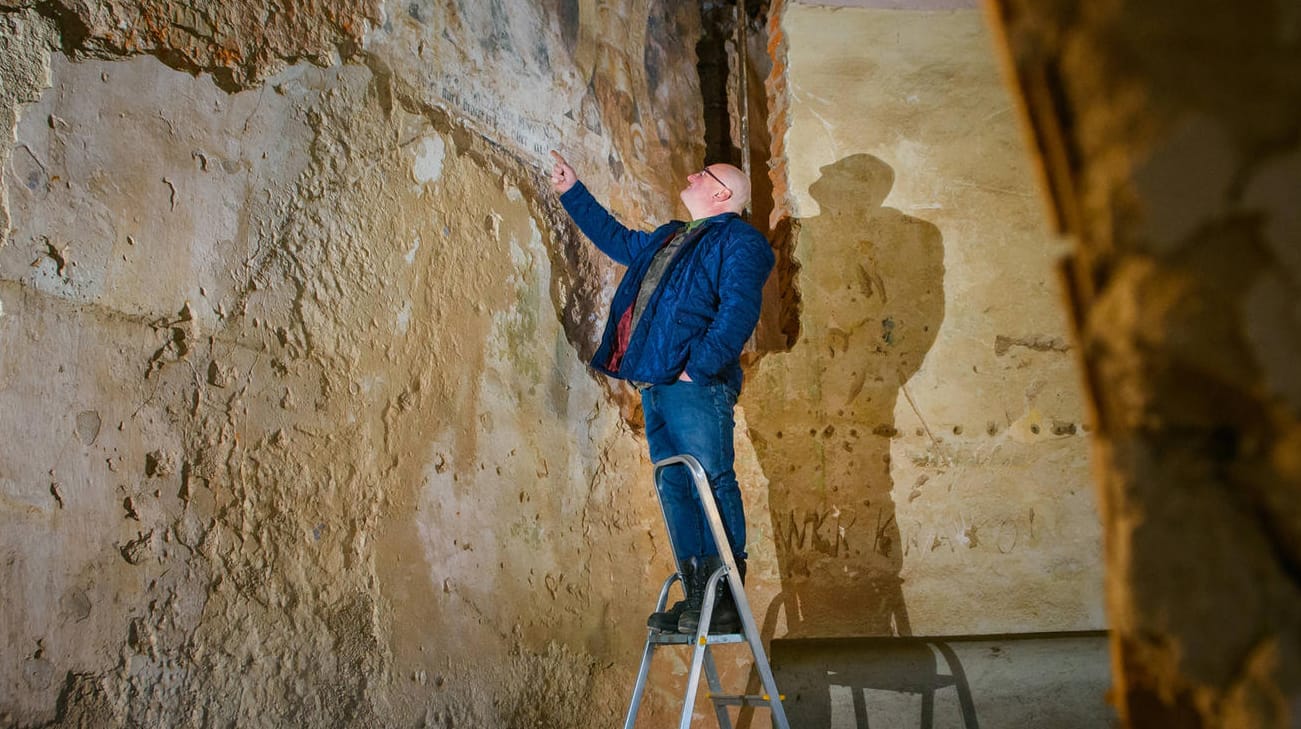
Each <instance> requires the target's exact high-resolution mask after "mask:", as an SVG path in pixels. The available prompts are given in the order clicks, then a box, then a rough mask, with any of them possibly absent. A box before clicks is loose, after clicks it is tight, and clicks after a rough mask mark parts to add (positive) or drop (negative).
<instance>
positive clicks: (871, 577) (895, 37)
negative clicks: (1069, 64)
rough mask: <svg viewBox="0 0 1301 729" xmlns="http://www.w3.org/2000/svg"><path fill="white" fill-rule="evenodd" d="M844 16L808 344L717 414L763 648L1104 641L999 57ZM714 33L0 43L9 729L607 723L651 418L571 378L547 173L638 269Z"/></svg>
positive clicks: (142, 19)
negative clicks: (782, 643)
mask: <svg viewBox="0 0 1301 729" xmlns="http://www.w3.org/2000/svg"><path fill="white" fill-rule="evenodd" d="M838 12H839V13H843V14H830V15H828V14H829V13H831V11H827V10H824V9H816V8H799V9H797V10H795V11H792V15H791V17H790V18H788V19H786V20H783V21H782V22H783V23H785V26H784V30H785V32H786V35H787V38H786V40H787V41H788V42H789V43H790V45H789V49H790V55H789V58H785V57H783V58H781V59H774V68H776V69H778V70H779V71H780V70H781V69H788V70H792V69H793V73H794V74H795V75H794V76H792V78H794V79H795V80H796V81H797V83H796V84H793V85H791V86H790V96H791V98H790V99H788V100H787V101H788V102H790V103H787V104H786V106H784V107H782V108H784V109H789V110H790V113H789V115H783V116H782V120H781V121H779V124H789V125H790V128H789V129H788V130H780V133H778V134H777V135H775V136H774V144H775V145H777V146H779V147H780V148H781V149H783V150H784V152H783V153H782V155H781V157H782V160H780V161H779V164H783V165H785V164H789V174H788V178H789V179H787V176H780V177H779V179H776V180H774V184H775V186H776V187H777V188H778V190H789V191H790V194H791V196H792V197H791V200H790V201H789V202H787V203H785V204H786V208H785V210H786V213H787V215H788V216H793V217H792V218H791V219H792V220H794V221H795V223H796V225H795V226H794V228H796V229H797V233H798V236H799V237H798V238H797V239H796V242H797V245H798V249H797V250H796V252H795V259H796V262H797V265H795V266H792V267H791V271H790V276H791V278H790V280H791V281H792V282H793V285H794V286H798V287H799V293H800V296H799V297H786V296H784V292H779V293H783V296H782V297H781V298H782V300H783V301H787V302H802V303H800V304H799V305H800V306H801V307H802V309H801V310H800V311H798V312H795V313H796V314H797V315H798V316H799V325H798V326H795V327H790V328H788V327H785V326H783V331H784V332H788V333H792V334H793V333H795V332H799V333H800V336H799V338H797V339H794V345H795V346H794V348H793V349H791V351H789V352H784V353H768V354H765V355H764V356H763V357H761V358H758V359H757V362H758V364H757V365H754V366H752V367H751V369H752V371H751V373H750V374H751V379H750V384H749V385H748V386H747V390H746V393H745V394H744V396H743V400H742V407H741V408H739V410H738V439H737V452H738V466H737V468H738V475H739V478H740V480H741V482H742V483H743V484H746V486H747V488H746V491H745V498H746V504H747V509H748V514H749V515H750V523H751V553H752V555H753V556H752V560H751V570H752V571H751V575H752V577H751V587H750V592H751V599H752V601H753V603H754V605H755V606H756V608H757V609H758V611H759V616H760V618H761V619H764V618H771V620H765V621H764V622H765V623H766V624H767V625H768V633H769V635H770V637H771V636H776V635H780V636H787V637H797V636H825V635H843V634H855V635H889V634H891V633H892V632H901V633H902V632H912V633H917V634H922V633H940V632H950V633H978V632H986V631H1016V630H1057V629H1071V628H1081V627H1097V626H1098V625H1099V624H1100V618H1099V616H1098V611H1097V609H1096V607H1095V604H1094V603H1095V602H1096V601H1097V595H1096V586H1095V584H1094V583H1095V582H1096V581H1097V574H1096V562H1097V555H1096V535H1095V527H1094V521H1093V516H1092V514H1091V501H1090V494H1089V492H1088V490H1087V489H1084V488H1080V484H1081V482H1082V480H1083V478H1084V466H1083V456H1082V449H1083V443H1084V440H1085V439H1084V436H1083V421H1082V415H1081V413H1080V407H1081V406H1080V404H1079V403H1078V398H1077V396H1076V394H1075V391H1074V389H1073V377H1074V375H1073V370H1072V369H1071V367H1070V360H1069V354H1064V353H1063V352H1064V350H1065V349H1066V348H1068V347H1069V345H1068V344H1067V343H1066V340H1065V339H1064V335H1062V333H1061V331H1062V329H1063V324H1062V322H1061V321H1060V317H1059V316H1058V315H1056V314H1055V313H1054V312H1055V309H1054V308H1053V306H1052V304H1051V303H1050V301H1051V298H1052V295H1051V287H1050V286H1049V285H1048V284H1047V283H1046V280H1047V276H1048V274H1047V269H1048V262H1049V260H1050V258H1051V256H1052V253H1053V245H1052V244H1051V242H1050V241H1048V240H1046V236H1045V235H1044V231H1043V225H1042V221H1041V220H1040V219H1039V217H1038V215H1037V214H1036V208H1035V204H1034V201H1033V199H1032V196H1031V193H1030V192H1029V190H1028V189H1027V188H1028V181H1027V180H1026V179H1025V178H1026V177H1027V175H1028V172H1027V171H1026V169H1025V167H1024V159H1023V158H1022V155H1023V152H1021V150H1020V148H1019V147H1018V146H1017V145H1016V144H1015V143H1014V142H1013V141H1012V139H1011V134H1010V131H1009V130H1010V129H1011V127H1012V125H1013V122H1012V121H1011V118H1010V115H1009V114H1008V101H1007V99H1006V98H1005V97H1004V96H1003V95H1002V94H1003V92H1001V89H1000V88H999V87H998V85H997V83H996V82H995V80H994V77H995V75H994V73H993V71H992V69H991V67H990V60H989V58H990V56H989V53H988V48H987V47H986V46H985V45H983V44H984V43H985V40H984V36H983V35H982V34H981V32H980V27H979V22H978V19H977V18H976V16H974V15H973V14H972V13H955V14H946V13H937V14H916V13H910V12H907V11H850V10H845V11H838ZM857 13H867V14H866V15H861V14H857ZM837 28H839V32H837ZM923 28H930V29H931V30H927V31H926V32H923V30H922V29H923ZM699 33H700V29H699V19H698V17H697V13H696V11H695V10H694V9H693V8H692V6H690V4H687V3H659V2H650V1H649V0H641V1H639V2H630V3H618V4H609V3H600V2H597V1H596V0H578V1H577V2H573V1H561V0H548V1H546V2H541V3H530V2H524V1H523V0H515V1H512V2H487V3H480V2H465V1H459V0H456V1H454V0H445V1H441V2H434V1H433V0H415V1H413V2H406V3H379V2H364V3H363V2H351V3H350V2H342V1H338V2H329V1H325V0H322V1H321V2H309V3H288V4H284V3H272V2H254V3H219V2H179V1H177V0H139V1H137V2H127V1H126V0H112V1H108V0H106V1H104V2H90V1H88V0H75V1H74V0H54V1H52V2H45V1H42V2H32V1H27V0H7V1H6V0H0V51H2V53H0V124H2V125H3V126H2V127H0V168H2V169H3V175H2V176H0V235H2V238H0V426H2V427H3V432H4V433H5V438H4V439H3V440H0V570H2V572H0V580H2V582H0V584H2V585H3V590H2V591H0V592H2V593H3V597H0V601H2V605H3V609H0V633H2V634H3V641H4V646H5V650H4V652H3V658H0V725H3V726H18V727H29V726H96V727H98V726H212V725H238V726H285V725H309V724H310V725H336V726H407V725H416V726H421V725H423V726H437V727H453V726H457V727H464V726H471V727H477V726H485V727H486V726H507V727H589V726H591V727H595V726H608V725H610V724H611V723H614V721H617V718H616V717H617V716H618V714H619V713H620V712H621V711H622V708H623V702H624V701H625V700H626V699H627V691H628V687H629V684H630V681H631V678H632V673H633V671H634V669H635V666H634V665H633V664H634V662H635V660H636V659H637V657H638V655H639V647H640V641H641V638H642V636H643V633H641V630H642V625H643V624H644V622H643V621H644V618H645V612H646V606H647V603H648V602H649V600H650V599H651V597H652V596H653V595H654V593H655V590H656V589H657V588H658V584H659V581H660V580H661V579H662V578H663V576H664V574H665V571H666V570H667V568H668V566H669V557H668V549H667V547H668V545H667V543H666V540H665V538H664V536H663V527H662V525H661V524H660V517H659V511H658V507H657V506H656V504H655V502H654V498H653V492H652V491H651V489H650V488H649V478H650V473H649V468H648V464H647V462H646V457H645V455H644V445H643V443H642V442H641V439H640V437H639V436H638V434H637V433H636V432H635V430H636V423H637V415H636V407H635V398H633V397H632V396H630V393H629V392H628V391H627V390H626V389H625V388H622V387H619V386H614V385H611V384H609V383H608V382H605V381H602V380H599V379H597V378H595V377H593V376H592V375H591V374H590V373H589V372H588V371H587V370H586V368H585V367H584V362H585V359H586V356H587V355H588V354H589V353H590V352H591V351H592V349H593V348H594V345H595V341H594V340H595V337H596V334H597V328H598V327H599V326H600V324H601V319H602V317H603V314H604V310H603V309H604V302H605V301H606V300H607V299H608V297H609V294H610V293H611V290H612V288H613V285H614V283H615V282H616V281H617V280H618V276H619V274H620V272H619V270H618V269H617V268H616V267H614V266H612V265H610V264H609V263H608V262H605V261H604V260H601V259H600V258H599V257H598V256H596V255H594V254H593V251H592V249H591V248H590V246H588V244H587V243H586V242H585V241H584V240H583V239H582V238H581V237H580V236H578V235H577V233H576V232H575V231H574V230H573V229H572V227H571V226H570V225H569V224H568V223H567V222H566V221H565V218H564V216H563V213H562V212H561V211H560V209H559V208H558V206H557V204H556V203H555V201H554V199H553V197H552V196H551V195H550V193H549V192H548V191H547V188H546V182H545V169H546V168H547V167H548V166H549V163H548V161H547V155H546V153H547V151H548V150H549V149H551V148H556V149H559V150H561V151H562V152H564V153H565V154H567V155H568V156H569V158H570V160H571V161H572V162H573V163H574V164H575V166H576V167H577V168H578V171H579V173H580V174H581V175H583V177H584V179H585V180H586V181H587V182H588V183H589V184H590V185H591V187H592V188H593V189H594V190H595V191H597V193H598V196H599V197H601V198H602V199H604V200H607V201H608V202H609V203H610V206H611V208H612V210H613V211H614V212H615V213H617V214H618V215H620V216H621V217H622V218H623V219H624V220H625V221H627V222H628V223H629V224H630V225H632V226H634V227H645V226H646V225H648V224H649V223H651V222H657V221H661V220H663V219H664V218H666V217H669V216H671V215H674V214H675V213H677V212H678V211H677V210H676V208H677V205H676V201H675V199H674V196H673V192H674V191H676V190H677V189H678V188H679V187H680V185H681V178H682V177H683V175H684V174H686V173H687V172H689V171H691V170H693V169H697V168H698V166H699V164H700V157H701V154H702V151H703V148H704V145H703V140H702V139H701V137H702V135H703V128H704V125H703V122H702V120H701V115H700V100H699V92H698V89H697V85H696V83H697V82H696V79H695V71H694V63H695V57H694V51H693V48H694V44H695V40H696V38H697V37H698V36H699ZM855 33H856V34H858V35H854V34H855ZM928 34H932V35H928ZM863 37H869V38H872V39H873V43H872V44H870V45H869V46H867V52H865V51H864V46H863V45H862V43H861V40H855V39H860V38H863ZM873 69H878V70H877V71H873ZM887 80H888V81H889V82H890V83H883V82H884V81H887ZM942 96H943V97H944V100H941V97H942ZM950 97H952V98H953V99H956V101H949V98H950ZM830 99H834V100H835V101H834V103H833V102H831V101H828V100H830ZM947 103H954V104H956V106H954V107H952V108H950V107H947V106H945V104H947ZM779 202H780V201H779ZM788 229H790V228H788ZM787 343H788V344H789V343H790V342H789V341H788V342H787ZM792 469H794V470H792ZM845 595H853V596H854V597H853V599H850V600H846V599H845ZM733 656H736V657H735V658H733ZM720 663H722V666H721V667H722V669H723V671H724V673H725V674H726V675H727V677H728V678H731V679H733V680H743V679H744V677H745V676H746V674H747V672H748V663H747V662H746V661H745V660H744V659H743V658H741V657H740V653H731V654H728V655H727V657H726V658H724V659H721V660H720ZM684 674H685V665H684V664H683V663H682V661H681V660H668V661H663V662H662V663H661V664H660V669H659V670H658V671H657V673H656V674H654V675H653V677H652V683H651V691H650V694H649V699H648V704H647V705H646V707H645V711H646V713H647V716H646V717H645V722H646V723H648V724H654V723H655V722H659V721H662V720H663V719H664V717H665V715H666V714H667V713H668V712H669V711H671V710H672V708H673V699H674V697H675V696H676V695H677V693H678V691H679V688H680V682H681V679H682V677H683V675H684ZM698 708H703V705H702V707H698ZM702 715H703V714H702Z"/></svg>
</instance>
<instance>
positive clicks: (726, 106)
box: [696, 0, 800, 367]
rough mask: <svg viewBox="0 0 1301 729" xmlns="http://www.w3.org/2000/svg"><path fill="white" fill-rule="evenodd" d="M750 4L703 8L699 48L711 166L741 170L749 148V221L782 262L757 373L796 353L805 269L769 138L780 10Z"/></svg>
mask: <svg viewBox="0 0 1301 729" xmlns="http://www.w3.org/2000/svg"><path fill="white" fill-rule="evenodd" d="M743 5H744V13H740V12H738V8H737V1H736V0H712V1H710V2H706V3H704V5H703V6H702V7H701V25H702V32H701V39H700V42H699V43H698V44H697V46H696V54H697V58H698V62H697V66H696V69H697V74H698V75H699V77H700V93H701V100H702V104H703V108H704V116H705V164H713V163H716V162H726V163H728V164H734V165H737V166H740V165H741V160H742V158H743V155H742V149H743V148H746V149H748V151H749V160H750V170H749V172H750V186H751V200H750V210H749V214H748V219H749V221H750V222H751V223H752V224H753V225H754V226H755V227H756V228H758V229H759V231H760V232H761V233H763V234H764V237H766V238H767V239H768V241H769V243H771V244H772V247H773V252H774V253H775V254H776V257H777V264H776V266H775V268H774V271H773V275H772V277H771V278H770V279H769V281H768V284H767V285H766V286H765V287H764V308H763V312H762V314H761V316H760V321H759V326H758V329H757V331H756V333H755V338H754V346H753V348H751V349H749V350H747V352H746V354H745V357H744V364H745V365H746V366H747V367H750V366H753V365H754V364H755V362H757V361H758V359H759V358H760V357H761V356H762V355H763V354H764V353H766V352H784V351H788V350H790V348H791V347H793V346H794V345H795V341H796V339H798V338H799V331H800V323H799V312H800V296H799V290H798V288H797V286H796V273H797V272H798V270H799V263H798V262H797V261H795V260H794V257H793V253H792V252H793V249H794V243H795V240H796V235H797V233H798V230H799V221H797V220H793V219H791V218H789V217H788V216H781V217H780V218H779V219H778V220H776V221H774V220H773V210H774V209H775V208H776V207H777V202H776V196H775V192H774V184H773V180H772V177H771V175H770V173H769V170H770V169H771V168H772V167H773V165H772V156H773V152H774V149H773V144H772V136H771V134H770V132H769V116H770V113H771V112H772V108H771V104H770V101H769V97H768V90H767V86H768V78H769V76H770V74H772V72H773V66H774V58H773V57H772V56H771V55H770V54H771V53H774V52H777V51H774V50H773V49H771V48H770V37H769V22H770V21H769V17H770V13H771V11H772V7H771V5H770V3H769V1H768V0H744V3H743ZM741 17H744V22H745V24H746V25H745V33H744V34H738V33H737V22H738V19H739V18H741ZM740 35H743V36H744V38H745V41H744V42H745V50H746V52H745V54H744V59H745V62H744V64H742V63H741V61H740V59H741V54H740V53H739V52H738V46H737V44H738V37H739V36H740ZM743 65H744V67H742V66H743ZM738 75H739V77H740V78H738ZM742 84H744V89H745V93H744V94H742V88H743V87H742ZM742 115H745V116H747V117H748V119H747V121H748V123H747V124H746V125H745V127H746V130H747V134H746V135H744V136H745V138H744V139H743V138H742V136H743V135H742V134H741V131H740V130H741V126H742V125H741V124H740V118H741V116H742Z"/></svg>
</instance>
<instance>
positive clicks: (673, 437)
mask: <svg viewBox="0 0 1301 729" xmlns="http://www.w3.org/2000/svg"><path fill="white" fill-rule="evenodd" d="M641 404H642V412H643V413H644V415H645V418H646V443H647V445H649V446H650V456H651V460H652V461H661V460H663V459H665V458H669V457H671V456H680V455H684V454H686V455H691V456H695V458H696V460H698V461H700V465H701V467H702V468H704V469H705V474H706V475H707V476H708V477H709V485H710V487H711V489H712V490H713V492H714V503H716V504H717V505H718V512H719V516H721V517H722V520H723V531H724V532H725V533H726V534H727V541H728V542H730V543H731V545H732V555H733V556H734V557H736V558H737V559H745V557H746V552H745V512H744V508H743V507H742V505H741V488H740V486H738V485H737V483H736V471H735V470H734V468H733V460H734V457H735V455H734V453H733V450H732V430H733V429H734V427H735V422H734V421H733V419H732V408H733V407H734V406H735V405H736V393H735V392H733V391H732V389H731V388H730V387H728V386H727V385H724V384H721V383H719V384H697V383H695V382H682V381H678V382H674V383H673V384H671V385H653V386H651V387H648V388H646V389H644V390H642V392H641ZM656 487H657V488H658V489H659V497H660V503H661V504H663V506H664V518H665V519H666V520H667V522H668V524H667V525H666V526H667V527H668V530H669V536H670V538H671V539H672V541H673V551H674V554H675V555H676V556H677V559H678V562H679V563H682V562H684V561H686V559H687V558H688V557H712V556H714V555H717V554H718V547H717V545H715V544H714V538H713V536H712V535H711V534H710V533H709V524H708V523H707V522H706V521H705V512H704V511H703V510H702V509H701V506H700V497H699V495H698V494H697V492H696V486H695V484H694V483H693V482H692V480H691V473H690V472H689V471H688V470H687V468H686V466H682V465H674V466H670V467H669V468H665V469H664V470H663V471H662V472H661V473H660V478H659V483H657V484H656Z"/></svg>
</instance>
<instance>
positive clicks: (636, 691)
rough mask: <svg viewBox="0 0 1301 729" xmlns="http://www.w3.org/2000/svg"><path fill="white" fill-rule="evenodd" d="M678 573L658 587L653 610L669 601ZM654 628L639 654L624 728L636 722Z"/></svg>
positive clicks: (653, 646)
mask: <svg viewBox="0 0 1301 729" xmlns="http://www.w3.org/2000/svg"><path fill="white" fill-rule="evenodd" d="M680 579H681V576H680V575H679V574H678V573H676V572H675V573H673V574H671V575H669V576H668V578H666V579H665V580H664V586H663V587H661V588H660V596H659V599H658V600H657V601H656V602H655V612H659V611H661V610H663V609H664V606H665V604H666V603H668V601H669V588H671V587H673V583H674V582H676V581H678V580H680ZM654 638H655V630H654V629H653V628H650V629H647V631H646V647H645V648H644V649H643V650H642V654H641V667H640V668H638V669H637V682H636V683H635V684H634V685H633V689H632V701H631V702H630V703H629V704H628V715H627V716H626V717H624V722H623V727H624V729H633V726H634V725H635V724H636V723H637V712H638V711H639V710H640V709H641V698H642V696H643V695H644V694H645V692H646V680H647V678H648V677H649V676H650V666H651V659H652V658H653V657H654V655H655V641H654Z"/></svg>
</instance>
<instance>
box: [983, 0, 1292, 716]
mask: <svg viewBox="0 0 1301 729" xmlns="http://www.w3.org/2000/svg"><path fill="white" fill-rule="evenodd" d="M992 9H993V10H994V17H995V18H996V20H997V23H998V26H999V27H1000V28H1001V29H1002V30H1003V33H1004V35H1005V37H1006V46H1007V49H1008V51H1009V58H1010V60H1011V67H1012V68H1013V69H1014V78H1015V79H1016V80H1017V83H1018V84H1019V87H1020V88H1019V90H1020V94H1021V96H1022V98H1024V99H1025V101H1026V109H1027V110H1028V112H1029V114H1028V117H1027V119H1028V122H1029V128H1030V129H1031V130H1032V132H1033V135H1034V140H1035V143H1036V146H1037V148H1038V151H1039V154H1040V159H1041V160H1042V163H1043V164H1042V168H1043V171H1044V175H1043V178H1044V180H1045V181H1046V182H1047V186H1048V189H1049V191H1050V193H1051V196H1052V199H1053V202H1054V209H1055V211H1056V217H1057V219H1058V220H1059V221H1060V224H1061V226H1062V227H1063V228H1064V229H1065V230H1067V231H1069V232H1070V233H1071V234H1072V235H1073V236H1075V237H1076V239H1077V243H1076V246H1075V252H1074V255H1073V257H1072V261H1073V264H1072V266H1071V268H1072V271H1073V275H1072V277H1071V280H1072V290H1073V295H1072V300H1073V302H1074V314H1073V316H1074V319H1075V320H1076V321H1077V323H1078V324H1077V326H1078V328H1079V331H1080V338H1081V340H1082V343H1083V346H1082V349H1083V351H1082V354H1083V359H1084V363H1085V366H1086V372H1087V376H1088V381H1089V383H1090V387H1089V392H1090V395H1091V398H1090V400H1091V409H1092V410H1093V411H1094V412H1095V413H1096V415H1095V418H1096V420H1097V423H1098V428H1097V439H1096V443H1097V453H1096V456H1097V463H1098V470H1099V475H1100V483H1101V487H1102V488H1101V490H1100V493H1101V499H1100V501H1101V507H1102V508H1101V512H1102V518H1103V524H1104V529H1105V534H1106V540H1105V541H1106V561H1107V603H1108V618H1109V620H1110V621H1111V623H1112V627H1113V631H1114V632H1113V638H1112V654H1113V665H1114V672H1115V680H1116V687H1115V690H1114V691H1113V694H1114V695H1115V699H1116V703H1117V706H1118V708H1119V710H1120V713H1121V715H1122V718H1123V719H1124V720H1125V721H1126V722H1127V723H1128V724H1129V725H1132V726H1161V727H1296V726H1298V724H1299V723H1301V369H1298V367H1297V362H1298V358H1299V356H1301V303H1299V302H1301V255H1299V253H1298V252H1299V251H1301V226H1299V225H1298V207H1297V191H1298V190H1301V147H1298V143H1299V141H1301V140H1299V138H1298V134H1297V130H1298V129H1301V44H1299V43H1298V38H1301V35H1299V32H1301V31H1299V29H1301V10H1299V9H1298V7H1297V5H1296V4H1295V3H1271V2H1250V3H1240V4H1237V5H1234V6H1232V7H1230V6H1226V5H1221V4H1218V3H1213V2H1194V3H1182V2H1178V3H1176V2H1153V3H1110V2H1108V3H1076V2H1054V3H1025V2H1019V1H1015V0H999V1H998V2H996V3H993V4H992Z"/></svg>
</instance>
